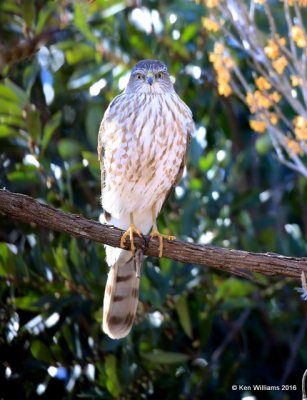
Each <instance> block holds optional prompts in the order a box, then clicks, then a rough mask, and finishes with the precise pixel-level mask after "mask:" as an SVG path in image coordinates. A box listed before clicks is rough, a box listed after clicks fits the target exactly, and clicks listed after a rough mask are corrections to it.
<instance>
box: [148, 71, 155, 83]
mask: <svg viewBox="0 0 307 400" xmlns="http://www.w3.org/2000/svg"><path fill="white" fill-rule="evenodd" d="M146 78H147V83H149V84H150V86H151V85H152V84H153V81H154V76H153V74H152V73H150V72H149V73H148V74H147V77H146Z"/></svg>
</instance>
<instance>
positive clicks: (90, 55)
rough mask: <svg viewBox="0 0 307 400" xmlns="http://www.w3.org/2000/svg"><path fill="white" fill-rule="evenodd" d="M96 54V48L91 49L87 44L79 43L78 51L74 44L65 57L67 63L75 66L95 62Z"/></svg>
mask: <svg viewBox="0 0 307 400" xmlns="http://www.w3.org/2000/svg"><path fill="white" fill-rule="evenodd" d="M95 53H96V52H95V49H94V47H91V46H89V45H88V44H85V43H79V44H78V51H76V48H75V46H74V45H73V42H72V47H71V48H70V49H67V50H66V52H65V55H66V59H67V63H68V64H69V65H74V64H77V63H79V62H82V63H84V62H85V61H89V60H93V59H94V58H95Z"/></svg>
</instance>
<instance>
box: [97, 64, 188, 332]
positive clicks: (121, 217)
mask: <svg viewBox="0 0 307 400" xmlns="http://www.w3.org/2000/svg"><path fill="white" fill-rule="evenodd" d="M193 129H194V124H193V120H192V112H191V110H190V109H189V108H188V106H187V105H186V104H185V103H184V102H183V101H182V100H181V99H180V98H179V96H178V95H177V93H176V92H175V90H174V87H173V84H172V82H171V79H170V76H169V74H168V71H167V68H166V66H165V65H164V64H163V63H162V62H161V61H158V60H143V61H140V62H138V63H137V64H136V65H135V67H134V68H133V70H132V72H131V75H130V79H129V82H128V85H127V87H126V89H125V90H124V92H123V93H122V94H120V95H119V96H117V97H115V98H114V99H113V101H112V102H111V104H110V105H109V107H108V108H107V110H106V112H105V114H104V116H103V119H102V121H101V125H100V128H99V133H98V157H99V160H100V166H101V203H102V207H103V209H104V222H105V223H108V224H111V225H114V226H116V227H118V228H120V229H123V230H125V233H124V234H123V236H122V238H121V242H120V246H121V248H112V247H110V246H106V261H107V264H108V265H109V267H110V271H109V274H108V279H107V284H106V289H105V294H104V303H103V324H102V328H103V331H104V332H105V333H106V334H107V335H108V336H109V337H111V338H113V339H120V338H122V337H125V336H127V335H128V333H129V332H130V330H131V327H132V325H133V321H134V318H135V314H136V309H137V305H138V297H139V279H140V268H141V262H142V260H141V259H140V257H139V256H138V254H137V253H136V252H135V245H134V240H133V235H134V234H137V235H139V236H141V234H147V233H148V232H149V230H150V228H151V227H152V231H151V234H150V237H157V238H158V239H159V256H160V257H162V255H163V238H165V239H167V240H173V239H175V237H173V236H165V235H162V234H161V233H160V232H159V231H158V228H157V223H156V219H157V216H158V214H159V212H160V210H161V207H162V205H163V203H164V202H165V200H166V199H167V197H168V194H169V192H170V191H171V189H172V188H173V187H174V186H175V185H176V184H177V183H178V181H179V180H180V179H181V176H182V172H183V168H184V163H185V154H186V152H187V147H188V142H189V136H190V134H191V133H192V131H193ZM128 236H129V237H130V241H131V251H126V250H123V248H125V240H126V238H127V237H128Z"/></svg>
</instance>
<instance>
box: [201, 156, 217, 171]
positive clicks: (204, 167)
mask: <svg viewBox="0 0 307 400" xmlns="http://www.w3.org/2000/svg"><path fill="white" fill-rule="evenodd" d="M214 161H215V152H214V151H210V152H209V153H207V154H206V156H204V157H200V159H199V168H200V170H201V171H202V172H206V171H208V170H209V169H210V168H211V167H212V166H213V164H214Z"/></svg>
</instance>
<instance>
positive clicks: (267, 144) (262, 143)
mask: <svg viewBox="0 0 307 400" xmlns="http://www.w3.org/2000/svg"><path fill="white" fill-rule="evenodd" d="M271 149H272V142H271V139H270V136H269V135H261V136H260V137H259V138H257V140H256V150H257V151H258V153H259V154H261V155H263V154H266V153H268V152H269V151H270V150H271Z"/></svg>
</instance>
